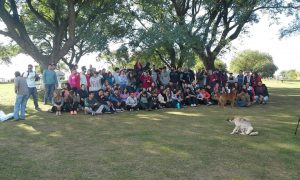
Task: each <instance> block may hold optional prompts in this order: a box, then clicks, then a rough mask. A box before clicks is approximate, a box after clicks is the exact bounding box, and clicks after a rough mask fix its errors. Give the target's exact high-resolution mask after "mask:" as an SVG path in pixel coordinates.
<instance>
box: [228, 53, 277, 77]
mask: <svg viewBox="0 0 300 180" xmlns="http://www.w3.org/2000/svg"><path fill="white" fill-rule="evenodd" d="M277 69H278V68H277V66H276V65H275V64H274V63H273V58H272V56H271V55H269V54H267V53H263V52H259V51H252V50H245V51H242V52H240V53H238V54H237V55H236V57H235V58H234V59H233V60H232V61H231V62H230V70H231V71H232V72H236V73H237V72H239V71H240V70H243V71H255V72H260V73H261V75H262V76H263V77H272V76H273V74H274V73H275V71H277Z"/></svg>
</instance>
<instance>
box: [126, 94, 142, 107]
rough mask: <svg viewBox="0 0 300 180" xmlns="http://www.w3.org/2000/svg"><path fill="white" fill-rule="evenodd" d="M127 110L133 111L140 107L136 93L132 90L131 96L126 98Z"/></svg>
mask: <svg viewBox="0 0 300 180" xmlns="http://www.w3.org/2000/svg"><path fill="white" fill-rule="evenodd" d="M126 110H129V111H133V110H139V108H138V100H137V98H136V97H135V96H134V93H133V92H131V93H130V96H128V98H127V99H126Z"/></svg>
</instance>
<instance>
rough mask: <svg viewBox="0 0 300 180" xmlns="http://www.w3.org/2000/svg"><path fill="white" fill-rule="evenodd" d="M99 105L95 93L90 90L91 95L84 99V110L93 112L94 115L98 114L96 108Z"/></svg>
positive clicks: (87, 112) (88, 112)
mask: <svg viewBox="0 0 300 180" xmlns="http://www.w3.org/2000/svg"><path fill="white" fill-rule="evenodd" d="M96 106H97V101H96V99H95V98H94V93H93V92H90V93H89V97H88V98H86V99H85V101H84V107H85V108H84V112H85V114H92V116H94V115H95V114H96V112H95V109H96Z"/></svg>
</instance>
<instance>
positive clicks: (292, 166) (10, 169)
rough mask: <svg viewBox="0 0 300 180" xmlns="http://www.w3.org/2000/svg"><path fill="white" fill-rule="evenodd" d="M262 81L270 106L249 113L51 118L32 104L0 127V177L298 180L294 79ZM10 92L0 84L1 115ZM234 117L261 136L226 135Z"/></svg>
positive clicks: (298, 96)
mask: <svg viewBox="0 0 300 180" xmlns="http://www.w3.org/2000/svg"><path fill="white" fill-rule="evenodd" d="M266 84H267V85H268V86H269V91H270V94H271V102H270V104H268V105H255V106H252V107H249V108H236V107H235V108H233V109H231V108H230V107H226V108H225V109H221V108H219V107H217V106H209V107H206V106H200V107H197V108H186V109H180V110H177V109H168V110H158V111H152V112H144V111H140V112H125V113H119V114H115V115H102V116H95V117H92V116H88V115H83V114H80V115H78V116H71V115H68V114H63V116H62V117H56V116H55V115H54V114H50V113H47V112H41V113H37V112H36V111H34V110H33V109H34V108H33V103H32V101H31V100H30V101H29V108H28V115H27V119H26V121H25V122H16V121H8V122H5V123H0V179H3V180H6V179H29V180H31V179H299V178H300V131H299V134H298V136H295V135H294V130H295V127H296V123H297V120H298V118H299V115H300V114H299V113H300V112H299V107H300V82H296V81H294V82H285V83H283V84H282V83H280V82H276V81H267V82H266ZM12 88H13V86H12V85H7V84H5V85H4V84H2V85H0V94H1V95H0V109H2V110H3V109H4V110H5V111H6V112H8V111H11V110H12V108H13V107H12V105H13V103H14V94H13V90H12ZM48 108H49V106H42V109H43V110H47V109H48ZM232 115H241V116H246V117H248V118H250V119H251V120H252V124H253V125H254V128H255V129H256V130H258V131H259V133H260V135H259V136H255V137H250V136H240V135H230V134H229V133H230V132H231V130H232V129H233V126H232V125H230V124H228V123H227V122H226V121H225V119H226V118H227V117H229V116H232ZM299 130H300V129H299Z"/></svg>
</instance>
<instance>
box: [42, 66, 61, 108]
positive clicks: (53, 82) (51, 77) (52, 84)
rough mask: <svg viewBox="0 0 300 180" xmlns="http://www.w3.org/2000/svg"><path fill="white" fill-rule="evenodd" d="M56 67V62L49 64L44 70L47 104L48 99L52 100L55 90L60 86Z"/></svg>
mask: <svg viewBox="0 0 300 180" xmlns="http://www.w3.org/2000/svg"><path fill="white" fill-rule="evenodd" d="M54 68H55V65H54V64H49V65H48V69H45V70H44V72H43V82H44V85H45V94H44V104H47V102H48V101H49V102H51V101H52V96H53V91H54V90H55V88H56V87H57V86H58V81H57V76H56V73H55V71H54Z"/></svg>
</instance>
